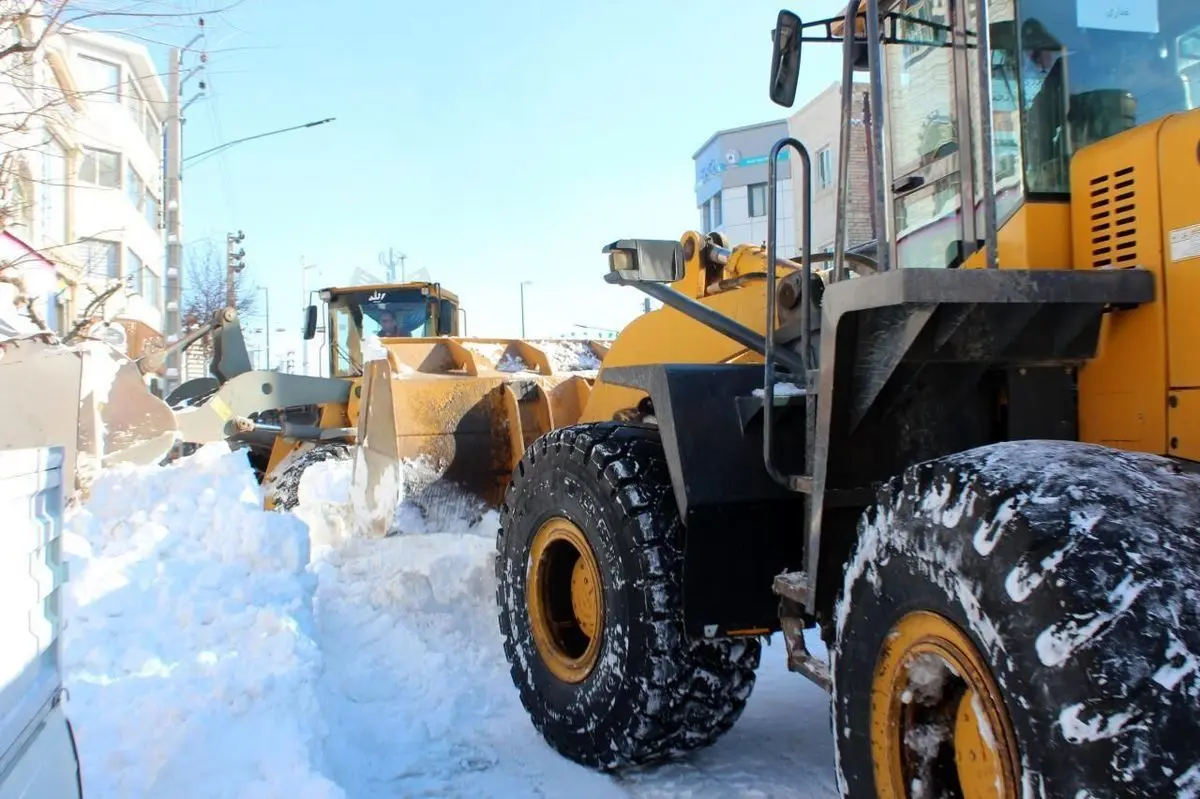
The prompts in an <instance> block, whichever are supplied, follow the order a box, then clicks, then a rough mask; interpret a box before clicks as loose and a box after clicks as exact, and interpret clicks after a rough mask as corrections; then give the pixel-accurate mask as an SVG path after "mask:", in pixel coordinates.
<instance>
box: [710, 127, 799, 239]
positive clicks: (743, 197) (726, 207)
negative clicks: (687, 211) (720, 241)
mask: <svg viewBox="0 0 1200 799" xmlns="http://www.w3.org/2000/svg"><path fill="white" fill-rule="evenodd" d="M786 135H787V121H786V120H783V119H779V120H774V121H772V122H762V123H759V124H755V125H746V126H744V127H740V128H730V129H728V130H721V131H717V132H716V133H714V134H713V135H712V136H710V137H709V139H708V141H706V142H705V143H704V144H703V145H701V147H700V148H699V149H698V150H696V152H695V153H694V154H693V155H692V161H693V163H694V165H695V171H696V184H695V192H696V208H697V209H698V210H699V211H700V229H701V231H702V232H704V233H712V232H718V233H721V234H723V235H724V236H725V238H726V240H727V241H728V242H729V244H730V246H735V245H738V244H765V243H766V240H767V160H768V155H769V153H770V151H771V146H772V145H773V144H775V142H776V141H778V140H779V139H781V138H783V137H784V136H786ZM791 170H792V167H791V161H790V159H789V154H788V153H787V152H785V153H783V154H782V155H781V156H780V160H779V171H778V176H779V187H778V197H777V205H776V214H775V218H776V224H777V230H778V233H779V253H780V255H781V257H786V258H790V257H792V256H794V255H796V253H797V250H796V246H797V242H796V238H795V224H794V223H793V214H794V209H795V205H794V200H793V199H792V171H791Z"/></svg>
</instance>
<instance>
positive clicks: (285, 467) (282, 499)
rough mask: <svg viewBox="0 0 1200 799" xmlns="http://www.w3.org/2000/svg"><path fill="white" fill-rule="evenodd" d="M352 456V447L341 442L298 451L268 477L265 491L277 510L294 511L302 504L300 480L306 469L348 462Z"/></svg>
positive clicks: (332, 442)
mask: <svg viewBox="0 0 1200 799" xmlns="http://www.w3.org/2000/svg"><path fill="white" fill-rule="evenodd" d="M351 454H352V453H351V449H350V445H348V444H343V443H341V442H340V441H329V442H326V443H323V444H317V445H316V446H313V447H310V448H309V449H305V450H300V451H297V452H295V453H293V454H292V455H289V456H288V458H286V459H285V460H284V462H283V463H281V464H280V465H279V467H278V468H277V469H276V470H275V472H274V473H272V474H270V475H268V476H267V478H266V479H265V480H264V481H263V490H264V491H265V492H266V494H267V496H268V497H270V498H271V499H272V500H274V503H275V506H274V507H275V510H292V509H293V508H295V507H296V505H298V504H299V503H300V478H301V477H302V476H303V475H304V470H305V469H307V468H308V467H309V466H312V465H313V464H314V463H320V462H321V461H328V460H337V461H347V460H350V458H351Z"/></svg>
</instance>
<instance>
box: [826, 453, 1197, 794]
mask: <svg viewBox="0 0 1200 799" xmlns="http://www.w3.org/2000/svg"><path fill="white" fill-rule="evenodd" d="M1198 527H1200V477H1197V476H1196V475H1194V474H1187V473H1183V472H1181V470H1180V469H1179V467H1178V466H1177V465H1175V464H1174V463H1173V462H1171V461H1169V460H1167V459H1164V458H1156V457H1151V456H1146V455H1138V454H1130V453H1124V452H1116V451H1113V450H1108V449H1105V448H1101V447H1096V446H1091V445H1086V444H1076V443H1069V442H1013V443H1008V444H1000V445H996V446H992V447H987V448H983V449H979V450H974V451H971V452H967V453H963V454H961V455H956V456H953V457H949V458H945V459H942V460H939V461H934V462H930V463H925V464H921V465H919V466H916V467H914V468H913V469H911V470H909V471H908V472H907V473H906V474H905V475H904V476H903V477H901V478H898V479H897V480H895V481H894V482H893V483H892V484H891V485H890V486H889V487H888V488H887V489H886V490H885V491H884V492H883V494H882V495H881V499H880V501H879V503H878V505H877V506H876V507H874V508H873V509H872V510H870V511H869V512H868V513H867V514H865V515H864V518H863V522H862V525H861V527H860V542H859V549H858V551H857V554H856V556H855V558H854V559H853V560H852V561H851V564H850V567H849V569H848V571H847V577H846V582H845V586H844V593H843V598H842V601H841V604H840V606H839V609H838V616H837V642H836V645H835V646H834V647H833V649H832V651H831V654H832V666H833V676H834V691H833V713H834V721H835V733H836V741H837V753H838V758H837V760H838V766H839V769H838V770H839V775H838V777H839V781H840V782H841V783H842V785H843V786H844V788H843V790H844V794H845V795H846V796H849V797H914V798H915V797H942V796H946V797H964V798H965V799H983V798H984V797H986V798H987V799H993V798H995V799H1000V798H1001V797H1003V799H1009V798H1010V797H1011V798H1012V799H1015V798H1016V797H1021V796H1047V797H1049V796H1064V797H1092V799H1100V798H1101V797H1116V796H1121V797H1152V796H1154V797H1163V796H1176V795H1180V796H1183V795H1192V794H1191V793H1189V791H1193V792H1194V791H1197V790H1200V765H1198V764H1200V713H1198V712H1197V704H1198V702H1197V698H1198V697H1200V680H1198V674H1197V671H1198V669H1200V656H1198V655H1197V654H1196V653H1200V540H1198V539H1197V538H1196V536H1195V530H1196V529H1197V528H1198Z"/></svg>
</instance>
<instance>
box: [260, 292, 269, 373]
mask: <svg viewBox="0 0 1200 799" xmlns="http://www.w3.org/2000/svg"><path fill="white" fill-rule="evenodd" d="M258 290H259V291H261V292H262V293H263V294H265V295H266V296H267V299H266V305H265V306H264V307H265V308H266V312H267V326H266V331H267V370H268V371H270V369H271V290H270V289H268V288H267V287H266V286H259V287H258Z"/></svg>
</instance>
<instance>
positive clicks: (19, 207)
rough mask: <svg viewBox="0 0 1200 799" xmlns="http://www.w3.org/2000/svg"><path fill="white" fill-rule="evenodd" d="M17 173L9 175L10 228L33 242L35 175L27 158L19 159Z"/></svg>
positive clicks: (21, 237)
mask: <svg viewBox="0 0 1200 799" xmlns="http://www.w3.org/2000/svg"><path fill="white" fill-rule="evenodd" d="M15 172H16V174H14V175H10V176H9V184H8V191H9V195H8V199H7V201H6V202H5V205H6V206H7V208H6V210H7V211H8V229H9V230H10V231H11V232H12V234H13V235H14V236H16V237H17V238H19V239H21V240H22V241H24V242H25V243H26V244H29V243H31V241H32V236H31V235H30V234H31V233H32V231H31V230H30V228H31V227H32V226H33V221H34V213H33V176H32V174H31V173H30V171H29V165H28V164H26V163H25V159H23V158H18V159H17V168H16V170H15Z"/></svg>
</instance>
